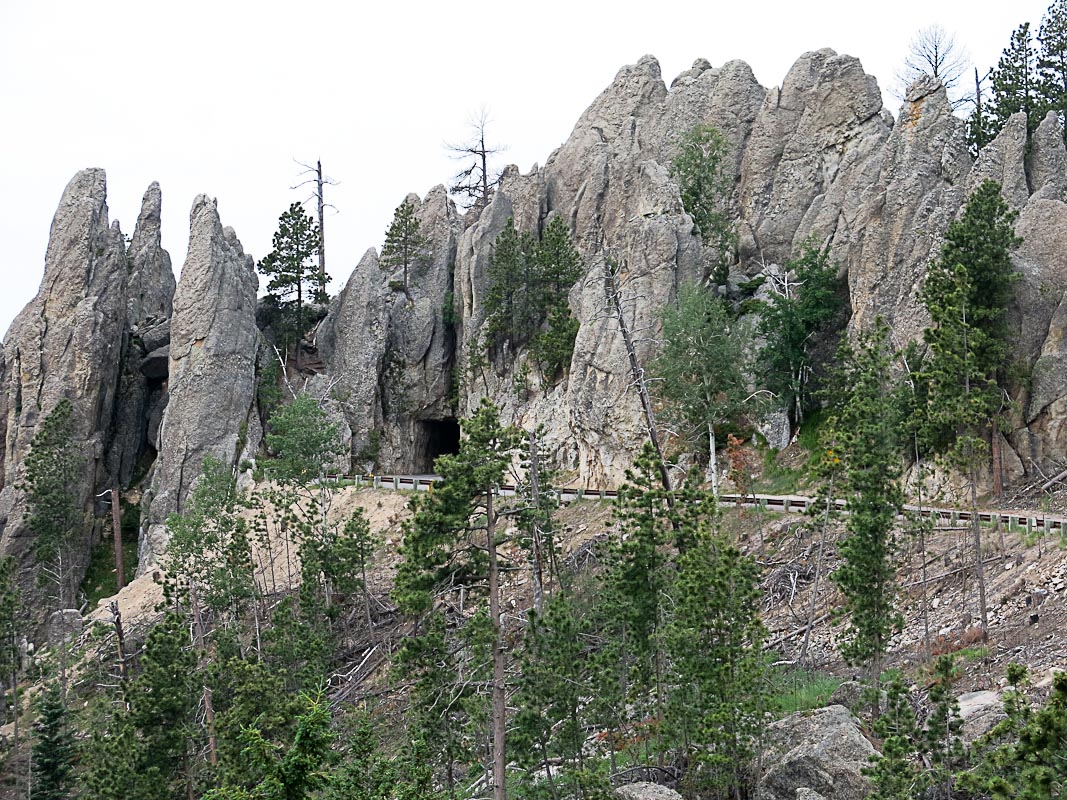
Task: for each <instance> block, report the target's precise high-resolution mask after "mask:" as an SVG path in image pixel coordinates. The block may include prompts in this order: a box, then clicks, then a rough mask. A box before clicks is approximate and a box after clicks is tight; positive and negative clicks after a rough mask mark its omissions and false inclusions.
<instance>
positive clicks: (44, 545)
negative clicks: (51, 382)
mask: <svg viewBox="0 0 1067 800" xmlns="http://www.w3.org/2000/svg"><path fill="white" fill-rule="evenodd" d="M84 464H85V458H84V457H83V456H82V454H81V452H80V451H79V449H78V445H77V441H76V439H75V431H74V407H73V406H72V405H71V402H70V401H69V400H67V399H66V398H63V399H62V400H60V401H59V402H58V403H57V404H56V406H55V408H53V409H52V411H51V412H49V414H48V416H46V417H45V419H44V421H43V422H42V423H41V425H40V427H39V428H38V429H37V432H36V433H35V434H34V436H33V443H32V444H31V445H30V452H29V454H28V455H27V456H26V461H25V465H26V476H25V481H24V483H23V485H22V488H23V490H24V491H25V492H26V500H27V502H28V505H29V527H30V530H31V531H33V534H34V536H35V538H36V555H37V559H38V560H39V561H41V562H43V563H44V564H45V569H44V570H43V571H42V573H41V581H42V583H52V584H53V585H54V588H55V602H56V604H57V605H58V607H60V608H68V607H70V605H71V604H72V603H73V601H74V591H75V582H74V575H73V568H74V563H73V562H74V552H73V547H74V544H75V541H76V540H77V537H78V534H79V533H81V532H82V527H83V526H84V524H85V521H84V515H83V513H82V509H81V507H80V506H79V503H78V497H77V495H76V494H75V493H74V489H73V485H72V483H71V476H72V475H77V474H78V473H79V472H81V470H82V469H83V468H84Z"/></svg>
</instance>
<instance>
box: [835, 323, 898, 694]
mask: <svg viewBox="0 0 1067 800" xmlns="http://www.w3.org/2000/svg"><path fill="white" fill-rule="evenodd" d="M888 340H889V329H888V327H887V326H886V325H885V323H884V322H883V321H882V320H881V319H879V320H878V322H877V324H876V325H875V327H874V329H873V330H872V331H870V332H869V333H866V334H864V335H862V336H861V337H860V340H859V345H858V348H857V349H856V350H853V349H852V348H851V347H849V346H847V345H846V346H844V347H842V349H841V352H840V354H839V356H838V363H839V365H840V369H841V371H842V375H841V378H840V379H839V381H840V383H841V384H843V385H847V386H849V387H851V390H850V393H849V396H848V399H847V400H846V401H845V403H844V404H843V407H842V408H841V411H840V416H839V419H838V421H837V425H836V427H835V435H836V440H837V442H838V446H839V449H840V452H841V458H842V460H843V462H844V466H845V475H844V481H843V483H844V486H843V489H844V493H845V496H846V498H847V502H848V512H849V513H848V518H847V522H846V528H847V530H848V535H847V536H846V537H845V539H844V540H843V541H842V542H841V544H840V546H839V548H838V552H839V554H840V556H841V558H842V561H843V563H842V565H841V567H840V568H839V569H838V570H837V572H836V573H834V576H833V577H834V582H835V583H837V585H838V587H839V588H840V589H841V592H842V594H843V595H844V608H845V611H846V613H847V614H848V615H849V627H848V634H847V640H846V641H845V642H844V643H843V644H842V645H841V654H842V656H843V657H844V658H845V660H846V661H847V662H849V663H851V664H863V665H865V666H868V667H870V669H871V672H872V674H873V675H874V676H875V677H877V675H878V674H879V673H880V672H881V669H880V663H881V660H882V657H883V656H884V655H885V653H886V649H887V647H888V645H889V639H890V637H891V636H892V635H893V633H894V632H895V631H896V630H898V629H899V627H900V626H901V624H902V623H903V620H902V618H901V616H900V614H899V613H898V612H897V611H896V610H895V603H894V595H895V593H896V581H895V577H896V575H895V569H894V559H893V556H894V555H895V552H896V545H895V542H894V537H893V528H894V526H895V524H896V517H897V515H898V514H899V513H900V510H901V507H902V506H903V502H904V497H903V493H902V491H901V489H900V485H899V480H900V458H899V452H900V446H899V441H898V438H897V426H898V419H897V415H896V413H895V412H896V397H895V394H894V385H895V382H894V380H893V376H892V374H891V361H890V353H889V345H888Z"/></svg>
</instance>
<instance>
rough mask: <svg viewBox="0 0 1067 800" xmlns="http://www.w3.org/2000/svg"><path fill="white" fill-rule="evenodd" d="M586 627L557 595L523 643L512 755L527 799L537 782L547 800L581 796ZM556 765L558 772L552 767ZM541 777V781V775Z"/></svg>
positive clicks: (532, 623)
mask: <svg viewBox="0 0 1067 800" xmlns="http://www.w3.org/2000/svg"><path fill="white" fill-rule="evenodd" d="M586 633H587V625H586V624H584V622H583V620H582V619H581V618H580V617H579V616H578V614H577V613H576V610H575V608H574V604H573V600H572V598H571V597H570V596H569V595H568V594H566V593H557V594H555V595H553V596H552V597H551V598H549V600H548V603H547V604H546V606H545V609H544V612H543V613H542V614H540V615H538V614H536V613H533V614H531V617H530V625H529V628H528V629H527V631H526V636H525V637H524V639H523V654H522V661H521V669H520V672H519V681H518V682H519V688H518V697H517V702H516V705H517V707H518V709H519V711H518V713H517V714H516V716H515V720H514V722H513V725H512V728H513V731H514V732H513V734H512V739H511V744H512V752H513V753H514V754H516V755H517V757H518V760H519V763H520V765H521V766H524V767H526V768H527V771H526V772H525V773H524V777H523V783H524V786H525V789H526V791H527V796H528V795H529V794H532V793H533V792H535V791H537V789H538V788H539V787H540V786H541V784H542V782H544V783H547V784H548V786H549V790H550V794H551V796H552V797H559V796H560V794H561V792H563V793H565V794H567V795H569V796H572V797H579V796H581V789H580V786H581V782H582V780H583V777H584V776H583V772H584V770H585V754H584V752H583V749H584V746H585V738H586V736H585V729H584V719H583V716H582V714H583V706H584V702H583V698H584V697H587V696H588V695H589V694H590V692H591V686H590V685H589V682H588V673H587V671H586V661H587V660H586V653H585V647H584V645H583V639H584V638H585V636H584V634H586ZM557 763H558V766H554V765H555V764H557ZM542 770H543V771H544V772H543V774H544V779H543V781H542V779H541V777H540V776H541V774H542Z"/></svg>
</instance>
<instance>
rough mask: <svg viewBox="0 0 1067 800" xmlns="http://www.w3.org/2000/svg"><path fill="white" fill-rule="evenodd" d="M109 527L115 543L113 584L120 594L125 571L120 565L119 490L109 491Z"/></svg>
mask: <svg viewBox="0 0 1067 800" xmlns="http://www.w3.org/2000/svg"><path fill="white" fill-rule="evenodd" d="M111 527H112V531H113V534H112V536H113V540H114V543H115V584H116V585H117V586H118V590H119V591H120V592H121V591H122V590H123V588H124V587H125V586H126V569H125V567H124V565H123V563H122V556H123V553H122V509H121V508H119V490H118V487H117V486H116V487H114V488H112V490H111Z"/></svg>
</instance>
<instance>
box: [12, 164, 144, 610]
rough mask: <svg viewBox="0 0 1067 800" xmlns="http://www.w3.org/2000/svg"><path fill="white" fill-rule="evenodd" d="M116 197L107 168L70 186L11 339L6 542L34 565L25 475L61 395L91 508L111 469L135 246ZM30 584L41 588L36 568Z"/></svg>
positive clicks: (80, 550) (80, 552) (80, 492)
mask: <svg viewBox="0 0 1067 800" xmlns="http://www.w3.org/2000/svg"><path fill="white" fill-rule="evenodd" d="M106 196H107V189H106V179H105V175H104V171H103V170H101V169H87V170H83V171H81V172H79V173H78V174H77V175H75V176H74V178H73V179H72V180H71V181H70V183H69V184H67V188H66V190H65V191H64V193H63V197H62V200H61V201H60V204H59V208H58V209H57V211H56V214H55V217H54V218H53V220H52V229H51V233H50V236H49V241H48V250H47V253H46V255H45V270H44V278H43V280H42V282H41V288H40V291H39V292H38V294H37V297H35V298H34V299H33V300H32V301H31V302H30V303H29V304H28V305H27V306H26V307H25V308H24V309H23V310H22V312H21V313H20V314H19V315H18V316H17V317H16V318H15V321H14V322H13V323H12V324H11V328H10V329H9V330H8V334H7V338H6V339H5V340H4V358H3V364H4V369H3V372H2V374H3V386H2V387H0V395H2V396H3V397H4V398H5V402H4V404H3V405H2V406H0V407H4V410H5V415H4V416H5V421H4V423H3V424H0V428H2V429H3V430H4V434H5V438H4V459H3V464H4V481H3V487H4V488H3V491H2V492H0V547H2V549H3V550H4V552H6V553H14V554H16V555H18V556H19V557H20V559H21V565H22V567H23V568H29V566H30V565H31V564H32V556H31V555H30V554H31V553H32V549H33V542H32V538H31V537H29V536H28V535H27V534H28V533H29V531H27V530H26V528H25V527H24V520H23V515H24V513H25V510H26V509H25V498H24V496H23V495H22V493H21V491H19V489H18V488H17V482H18V480H19V478H20V476H21V475H22V462H23V459H24V458H25V456H26V454H27V453H28V452H29V448H30V444H31V442H32V440H33V436H34V433H35V432H36V430H37V426H38V424H40V422H41V421H42V420H43V419H44V418H45V417H46V416H47V415H48V414H49V412H51V411H52V409H53V408H54V407H55V406H56V404H57V403H58V402H59V401H60V400H61V399H63V398H68V399H69V400H70V401H71V403H72V404H73V408H74V415H73V419H74V431H75V439H76V441H77V443H78V445H79V447H80V448H81V450H82V453H83V455H84V457H85V464H86V467H85V470H84V471H82V472H81V473H80V474H78V475H72V476H70V480H71V487H72V488H73V489H74V491H75V492H76V494H77V496H78V498H79V501H80V502H81V503H82V504H83V505H84V506H85V507H86V508H87V509H88V506H89V499H90V496H91V494H92V493H93V489H94V487H95V486H96V484H97V482H98V480H99V479H100V478H101V477H102V475H103V473H104V455H105V445H106V443H107V438H108V431H109V429H110V427H111V420H112V412H113V407H114V403H115V394H116V386H117V379H118V374H119V368H120V361H121V356H122V336H123V330H124V326H125V319H126V302H127V293H126V288H127V287H126V276H127V262H126V247H125V242H124V240H123V237H122V232H121V231H120V230H119V228H118V225H117V224H116V225H113V226H109V224H108V212H107V198H106ZM5 406H6V407H5ZM89 541H90V540H89V537H88V535H86V536H85V538H84V540H83V541H80V542H79V545H78V546H77V547H76V548H75V550H76V552H75V553H74V554H73V555H74V557H75V560H76V564H75V571H77V569H78V568H79V564H80V566H82V567H84V563H85V559H86V558H87V555H88V546H89ZM25 583H26V585H27V587H28V588H29V591H31V592H33V591H39V590H37V589H35V588H34V587H35V586H36V584H35V582H34V581H33V580H32V579H30V578H29V576H27V580H26V582H25Z"/></svg>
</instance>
